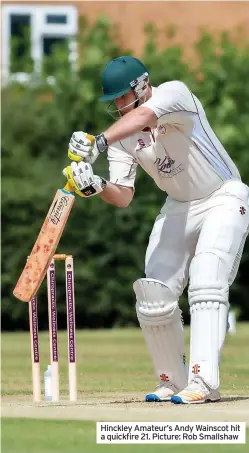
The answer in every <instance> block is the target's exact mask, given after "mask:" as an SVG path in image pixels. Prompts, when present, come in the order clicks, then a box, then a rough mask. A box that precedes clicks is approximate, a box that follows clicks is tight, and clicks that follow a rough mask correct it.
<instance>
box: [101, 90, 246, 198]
mask: <svg viewBox="0 0 249 453" xmlns="http://www.w3.org/2000/svg"><path fill="white" fill-rule="evenodd" d="M143 107H148V108H150V109H151V110H153V112H154V113H155V114H156V116H157V118H158V121H157V127H156V128H155V129H152V131H151V132H149V133H148V132H139V133H137V134H135V135H133V136H131V137H129V138H126V139H124V140H121V141H120V142H117V143H115V144H113V145H111V146H110V147H109V149H108V160H109V171H110V181H111V182H112V183H114V184H120V185H124V186H129V187H133V186H134V183H135V177H136V168H137V165H138V164H139V165H140V166H141V167H142V168H143V169H144V170H145V171H146V172H147V173H148V174H149V175H150V176H151V177H152V178H153V179H154V181H155V183H156V184H157V186H158V187H159V188H160V189H161V190H163V191H165V192H167V193H168V195H170V196H171V197H172V198H173V199H175V200H178V201H192V200H198V199H200V198H203V197H206V196H208V195H210V194H211V193H212V192H214V191H215V190H217V189H218V188H220V187H221V186H222V184H223V182H224V181H227V180H229V179H239V180H240V174H239V172H238V169H237V167H236V166H235V164H234V163H233V161H232V159H231V158H230V157H229V155H228V153H227V152H226V150H225V149H224V147H223V146H222V144H221V143H220V141H219V140H218V138H217V137H216V135H215V134H214V132H213V130H212V128H211V127H210V125H209V122H208V120H207V117H206V114H205V112H204V109H203V107H202V105H201V103H200V101H199V100H198V99H197V98H196V96H195V95H194V94H193V93H192V92H191V91H190V90H189V89H188V87H187V86H186V85H185V84H184V83H182V82H179V81H173V82H166V83H163V84H162V85H160V86H159V87H157V88H154V87H153V88H152V97H151V98H150V99H149V100H148V101H147V102H145V103H144V104H143Z"/></svg>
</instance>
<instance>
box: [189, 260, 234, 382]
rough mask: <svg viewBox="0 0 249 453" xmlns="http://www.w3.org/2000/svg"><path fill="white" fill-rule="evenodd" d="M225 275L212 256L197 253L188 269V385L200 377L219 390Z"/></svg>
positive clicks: (225, 309) (225, 317) (224, 328)
mask: <svg viewBox="0 0 249 453" xmlns="http://www.w3.org/2000/svg"><path fill="white" fill-rule="evenodd" d="M228 292H229V287H228V272H227V271H226V268H225V265H224V264H223V262H222V261H221V259H220V258H219V257H218V256H216V255H215V254H213V253H199V254H198V255H196V256H195V257H194V258H193V260H192V263H191V267H190V285H189V304H190V314H191V333H190V362H189V382H190V381H191V380H192V379H193V377H194V376H196V375H198V376H200V377H201V378H202V379H203V380H204V382H206V383H207V384H208V386H210V388H211V389H217V388H218V387H219V357H220V351H221V348H222V346H223V343H224V340H225V335H226V331H227V321H228V309H229V303H228Z"/></svg>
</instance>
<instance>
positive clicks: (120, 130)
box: [104, 107, 157, 145]
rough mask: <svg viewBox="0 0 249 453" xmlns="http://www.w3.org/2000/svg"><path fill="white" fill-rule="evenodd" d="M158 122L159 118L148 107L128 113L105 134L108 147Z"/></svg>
mask: <svg viewBox="0 0 249 453" xmlns="http://www.w3.org/2000/svg"><path fill="white" fill-rule="evenodd" d="M156 120H157V117H156V115H155V113H154V112H153V111H152V110H150V109H149V108H146V107H139V108H138V109H135V110H132V111H131V112H129V113H127V114H126V115H124V116H123V117H122V118H120V120H118V121H117V122H116V123H114V124H113V125H112V126H110V127H109V128H108V129H107V130H106V131H105V132H104V136H105V138H106V140H107V143H108V145H112V143H115V142H117V141H119V140H122V139H124V138H127V137H130V136H131V135H133V134H135V133H136V132H139V131H142V130H143V129H144V128H145V127H147V126H151V125H152V124H154V123H155V121H156Z"/></svg>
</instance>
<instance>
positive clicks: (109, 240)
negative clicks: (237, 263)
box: [2, 19, 249, 329]
mask: <svg viewBox="0 0 249 453" xmlns="http://www.w3.org/2000/svg"><path fill="white" fill-rule="evenodd" d="M81 28H82V30H83V32H82V33H81V35H80V36H79V42H80V46H79V48H80V49H81V52H80V58H79V61H78V63H77V64H78V67H77V71H76V70H75V71H71V70H70V67H69V66H68V64H66V61H65V54H64V52H63V51H61V50H60V49H57V51H56V52H55V57H56V58H55V59H54V60H53V61H52V63H53V64H52V66H53V71H54V76H55V79H56V84H52V85H51V84H48V83H47V81H46V80H47V79H46V78H45V77H44V79H43V81H41V80H40V81H38V80H37V79H36V78H35V77H34V79H33V80H32V81H31V82H30V83H29V84H28V85H22V86H21V85H19V84H18V83H12V84H11V85H8V86H5V87H4V88H3V90H2V131H3V134H2V148H3V150H2V182H3V191H2V245H3V247H2V327H3V329H14V328H15V329H17V328H20V329H23V328H27V327H28V317H27V306H26V305H25V304H22V303H20V302H19V301H17V300H16V299H14V297H13V296H12V290H13V288H14V286H15V282H16V280H17V278H18V275H19V273H20V271H21V269H22V268H23V265H24V263H25V259H26V256H27V255H28V253H29V251H30V249H31V247H32V245H33V243H34V240H35V239H36V237H37V234H38V232H39V230H40V227H41V224H42V221H43V219H44V216H45V214H46V212H47V210H48V207H49V205H50V203H51V200H52V197H53V195H54V192H55V191H56V189H57V188H58V187H61V186H62V185H63V183H64V179H63V176H62V174H61V170H62V168H63V167H64V166H65V165H66V164H67V144H68V140H69V138H70V136H71V134H72V132H73V131H75V130H85V131H87V132H90V133H93V134H95V133H99V132H101V131H103V130H104V129H105V128H106V127H107V126H108V125H109V124H110V122H111V118H110V117H109V116H108V115H107V114H106V112H105V106H104V105H103V104H102V103H98V102H97V99H98V97H99V95H100V94H101V84H100V72H101V69H102V68H103V66H104V64H105V63H106V62H107V61H108V60H110V59H111V58H114V57H115V56H118V55H120V54H124V53H126V54H127V53H129V54H130V53H131V52H130V51H129V50H124V49H123V50H121V49H120V48H119V47H117V45H116V42H118V41H117V38H116V30H115V28H114V27H113V26H111V25H110V24H109V23H108V21H107V20H105V19H100V20H98V22H97V23H96V25H95V27H90V26H89V25H88V24H87V23H86V22H85V23H84V24H83V27H81ZM156 41H157V33H156V30H155V29H154V28H153V27H152V26H149V27H147V43H146V46H145V49H144V55H143V60H144V62H145V64H146V65H148V67H149V69H150V70H151V81H152V84H155V85H157V84H159V83H162V82H164V81H167V80H172V79H178V80H182V81H184V82H186V83H187V84H188V85H189V86H190V88H191V89H192V90H193V91H194V92H195V94H196V95H197V96H198V97H199V98H200V99H201V101H202V103H203V105H204V107H205V108H206V112H207V115H208V118H209V120H210V123H211V124H212V126H213V128H214V130H215V131H216V133H217V134H218V136H219V137H220V139H221V141H222V142H223V144H224V146H225V147H226V148H227V150H228V151H229V153H230V155H231V156H232V158H233V159H234V160H235V162H236V163H237V165H238V167H239V169H240V171H241V174H242V177H243V179H244V182H245V183H249V174H248V168H249V152H248V143H249V128H248V115H249V85H248V74H249V59H248V54H249V53H248V52H249V48H248V45H247V44H245V41H243V40H241V42H239V43H237V44H234V43H233V41H232V40H231V38H230V37H229V36H228V35H227V34H223V35H221V36H220V38H219V40H218V41H217V42H214V40H213V38H212V37H211V36H210V35H209V34H208V33H202V35H201V37H200V39H199V41H198V42H197V43H196V53H197V60H198V64H197V65H196V67H195V68H193V67H190V66H187V64H186V62H184V58H183V54H182V49H181V48H179V47H175V46H171V47H168V48H167V49H164V50H163V51H161V50H158V48H157V44H156ZM54 63H56V64H54ZM52 66H51V65H50V66H49V65H48V66H46V65H44V67H50V70H51V67H52ZM44 75H45V74H44ZM95 172H96V173H97V174H98V173H99V174H101V175H103V176H108V167H107V161H106V157H104V156H101V158H100V159H99V160H98V161H97V162H96V164H95ZM164 200H165V194H164V193H162V192H160V191H159V190H158V189H157V188H156V186H155V184H154V183H153V181H152V180H151V179H150V178H149V177H148V176H147V175H146V174H145V173H144V172H142V171H139V172H138V178H137V183H136V195H135V198H134V200H133V202H132V204H131V206H129V208H127V209H118V208H115V207H113V206H111V205H108V204H106V203H104V202H103V201H102V200H101V199H98V198H97V197H96V198H95V197H94V198H92V199H89V200H81V199H77V200H76V203H75V206H74V208H73V211H72V214H71V216H70V219H69V222H68V224H67V227H66V229H65V232H64V235H63V238H62V240H61V243H60V245H59V248H58V252H61V253H71V254H73V255H74V257H75V290H76V303H77V307H76V310H77V325H78V327H80V326H81V327H83V326H88V327H103V326H106V327H110V326H115V325H132V324H134V323H136V317H135V310H134V302H135V298H134V294H133V290H132V283H133V281H134V280H135V279H137V278H139V277H141V276H143V275H144V273H143V269H144V254H145V250H146V246H147V242H148V236H149V233H150V230H151V228H152V225H153V222H154V219H155V217H156V215H157V213H158V212H159V209H160V207H161V205H162V204H163V202H164ZM248 270H249V247H248V243H247V245H246V248H245V252H244V256H243V259H242V264H241V267H240V271H239V275H238V278H237V280H236V282H235V284H234V285H233V287H232V290H231V303H232V304H233V305H234V306H235V305H236V306H237V307H238V309H239V311H240V316H241V318H242V319H246V318H247V319H248V310H247V303H248V301H247V298H248V297H247V296H248ZM57 277H58V280H57V281H58V285H57V294H58V310H59V314H58V318H59V325H60V327H65V323H66V319H65V316H66V314H65V313H66V307H65V301H64V298H65V291H64V269H63V266H62V265H60V264H58V272H57ZM39 297H40V303H39V316H40V326H41V328H45V327H46V326H47V309H46V304H47V302H46V288H45V284H43V286H42V288H41V291H40V296H39ZM182 302H183V308H184V313H185V317H186V319H187V320H188V306H187V302H186V296H183V298H182Z"/></svg>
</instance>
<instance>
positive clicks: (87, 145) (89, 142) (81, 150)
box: [68, 131, 99, 164]
mask: <svg viewBox="0 0 249 453" xmlns="http://www.w3.org/2000/svg"><path fill="white" fill-rule="evenodd" d="M98 155H99V150H98V148H97V144H96V141H95V137H94V136H93V135H89V134H86V133H85V132H81V131H78V132H74V133H73V135H72V137H71V139H70V142H69V149H68V157H69V159H71V160H73V161H75V162H80V161H81V160H84V161H85V162H87V163H89V164H93V163H94V162H95V160H96V159H97V157H98Z"/></svg>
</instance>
